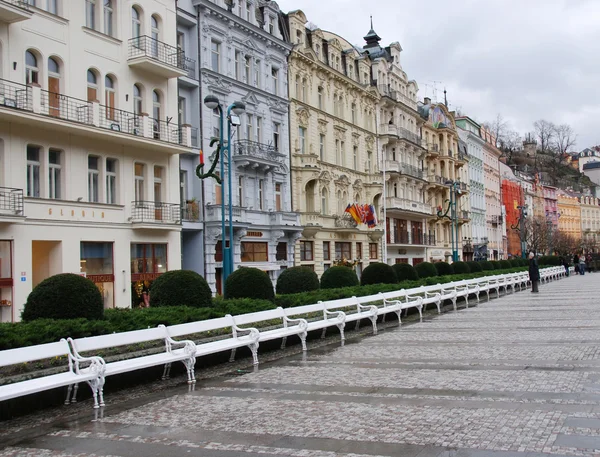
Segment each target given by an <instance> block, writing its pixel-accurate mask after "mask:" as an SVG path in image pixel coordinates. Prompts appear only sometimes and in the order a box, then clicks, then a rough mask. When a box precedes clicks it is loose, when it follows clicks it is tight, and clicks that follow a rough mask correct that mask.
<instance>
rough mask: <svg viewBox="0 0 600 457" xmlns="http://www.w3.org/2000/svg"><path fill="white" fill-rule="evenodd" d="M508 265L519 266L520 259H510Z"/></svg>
mask: <svg viewBox="0 0 600 457" xmlns="http://www.w3.org/2000/svg"><path fill="white" fill-rule="evenodd" d="M509 262H510V266H511V267H520V266H521V260H519V259H510V260H509Z"/></svg>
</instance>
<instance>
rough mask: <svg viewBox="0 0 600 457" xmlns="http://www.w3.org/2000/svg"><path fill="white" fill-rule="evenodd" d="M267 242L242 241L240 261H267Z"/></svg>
mask: <svg viewBox="0 0 600 457" xmlns="http://www.w3.org/2000/svg"><path fill="white" fill-rule="evenodd" d="M267 246H268V243H256V242H250V241H242V255H241V259H242V262H268V260H269V256H268V252H267Z"/></svg>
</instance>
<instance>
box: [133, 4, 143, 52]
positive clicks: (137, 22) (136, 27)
mask: <svg viewBox="0 0 600 457" xmlns="http://www.w3.org/2000/svg"><path fill="white" fill-rule="evenodd" d="M131 36H132V37H133V38H139V37H141V36H142V21H141V19H140V12H139V11H138V9H137V8H136V7H135V6H134V7H133V8H131ZM138 46H139V43H138Z"/></svg>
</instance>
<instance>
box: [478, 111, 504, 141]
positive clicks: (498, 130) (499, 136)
mask: <svg viewBox="0 0 600 457" xmlns="http://www.w3.org/2000/svg"><path fill="white" fill-rule="evenodd" d="M483 125H484V126H485V127H486V128H487V129H488V130H489V131H490V132H491V134H492V135H493V136H494V138H496V147H497V148H499V147H501V146H502V144H503V143H505V142H506V141H505V135H506V132H507V131H508V122H507V121H506V120H505V119H504V118H503V117H502V114H500V113H498V114H497V115H496V119H494V120H493V121H492V122H484V123H483Z"/></svg>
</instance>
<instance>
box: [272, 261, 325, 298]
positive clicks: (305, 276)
mask: <svg viewBox="0 0 600 457" xmlns="http://www.w3.org/2000/svg"><path fill="white" fill-rule="evenodd" d="M318 288H319V277H318V276H317V274H316V273H315V272H314V271H313V270H311V269H310V268H308V267H292V268H287V269H285V270H283V271H282V272H281V274H280V275H279V277H278V278H277V287H276V289H277V293H278V294H297V293H300V292H308V291H311V290H317V289H318Z"/></svg>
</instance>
